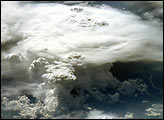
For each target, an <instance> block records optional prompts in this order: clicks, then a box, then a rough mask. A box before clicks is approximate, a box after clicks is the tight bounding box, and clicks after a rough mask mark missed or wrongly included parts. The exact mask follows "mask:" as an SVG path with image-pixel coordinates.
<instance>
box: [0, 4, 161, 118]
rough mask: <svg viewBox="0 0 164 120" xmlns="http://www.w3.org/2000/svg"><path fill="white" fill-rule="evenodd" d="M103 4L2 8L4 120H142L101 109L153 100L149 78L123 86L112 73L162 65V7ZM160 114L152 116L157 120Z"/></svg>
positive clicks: (158, 5)
mask: <svg viewBox="0 0 164 120" xmlns="http://www.w3.org/2000/svg"><path fill="white" fill-rule="evenodd" d="M100 3H101V2H100ZM100 3H99V2H97V3H96V2H80V1H79V2H73V1H72V2H16V1H15V2H1V10H2V12H1V14H2V15H1V34H2V37H1V54H2V55H1V76H2V77H1V83H2V86H1V93H2V108H1V110H2V114H1V116H2V117H4V118H6V116H8V118H103V119H106V118H135V117H136V116H135V114H134V113H133V112H131V111H130V112H129V111H128V110H127V111H125V113H124V114H121V113H120V111H119V112H118V114H113V113H112V111H110V110H109V111H108V112H107V113H105V112H103V110H101V109H102V108H101V106H99V104H102V105H103V104H105V105H108V106H110V105H111V106H110V107H111V110H112V105H116V104H124V103H126V101H127V100H128V99H134V98H135V99H137V98H139V97H141V98H142V97H143V96H149V97H150V96H151V95H150V93H149V91H148V88H149V86H148V85H147V83H146V82H145V81H144V80H142V78H141V79H140V78H135V79H132V78H131V79H130V78H127V79H126V80H124V81H122V80H119V79H118V78H116V77H115V76H113V74H112V72H110V70H111V68H112V67H113V64H114V63H115V62H136V61H146V62H147V61H155V62H163V59H162V58H163V12H162V11H163V6H162V5H161V4H162V3H161V2H135V5H136V6H135V7H134V3H131V2H130V3H129V2H128V3H127V2H118V3H119V4H120V6H124V7H126V8H124V7H123V8H119V7H118V8H117V7H116V6H117V4H118V3H115V4H113V3H112V2H109V4H108V3H104V4H100ZM114 5H116V6H114ZM144 5H145V6H146V7H143V6H144ZM147 7H150V8H151V10H150V11H149V12H147ZM133 8H135V9H138V8H141V9H138V10H139V11H137V12H136V11H134V9H133ZM120 72H121V71H120ZM151 82H152V81H151ZM138 96H139V97H138ZM142 104H143V103H142ZM152 107H153V106H152ZM157 107H158V106H157ZM162 107H163V106H162ZM155 108H156V105H155ZM155 108H147V109H146V108H145V109H143V110H146V111H147V113H145V115H147V116H158V113H157V112H158V111H155ZM106 109H109V108H106ZM152 110H153V111H152ZM6 111H14V112H13V113H11V114H10V115H7V112H6ZM144 112H145V111H144Z"/></svg>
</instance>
